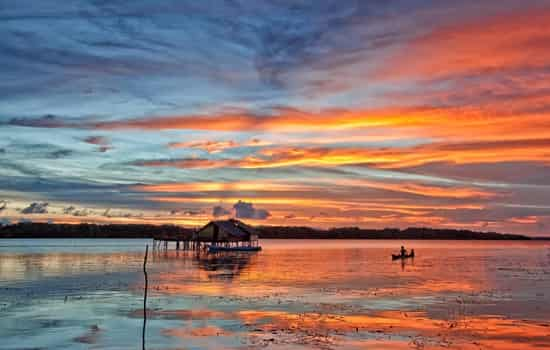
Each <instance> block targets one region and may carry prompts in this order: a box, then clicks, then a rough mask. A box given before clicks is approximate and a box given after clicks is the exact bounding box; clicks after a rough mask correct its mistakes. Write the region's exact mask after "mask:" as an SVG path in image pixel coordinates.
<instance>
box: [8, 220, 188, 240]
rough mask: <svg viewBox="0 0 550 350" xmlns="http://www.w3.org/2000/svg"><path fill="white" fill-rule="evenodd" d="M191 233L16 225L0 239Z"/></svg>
mask: <svg viewBox="0 0 550 350" xmlns="http://www.w3.org/2000/svg"><path fill="white" fill-rule="evenodd" d="M192 231H193V230H191V229H188V228H184V227H181V226H176V225H161V226H158V225H140V224H109V225H96V224H47V223H18V224H14V225H7V226H4V227H0V238H152V237H153V236H156V237H158V236H162V237H165V236H183V235H188V234H190V233H191V232H192Z"/></svg>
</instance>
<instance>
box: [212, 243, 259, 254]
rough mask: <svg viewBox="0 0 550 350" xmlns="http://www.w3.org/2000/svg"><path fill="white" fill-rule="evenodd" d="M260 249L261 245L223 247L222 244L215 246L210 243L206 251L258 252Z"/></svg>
mask: <svg viewBox="0 0 550 350" xmlns="http://www.w3.org/2000/svg"><path fill="white" fill-rule="evenodd" d="M260 250H262V247H260V246H255V247H223V246H215V245H210V246H208V252H209V253H217V252H259V251H260Z"/></svg>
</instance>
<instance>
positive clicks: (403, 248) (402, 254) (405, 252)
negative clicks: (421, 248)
mask: <svg viewBox="0 0 550 350" xmlns="http://www.w3.org/2000/svg"><path fill="white" fill-rule="evenodd" d="M400 253H401V256H405V255H407V249H405V247H404V246H401V252H400Z"/></svg>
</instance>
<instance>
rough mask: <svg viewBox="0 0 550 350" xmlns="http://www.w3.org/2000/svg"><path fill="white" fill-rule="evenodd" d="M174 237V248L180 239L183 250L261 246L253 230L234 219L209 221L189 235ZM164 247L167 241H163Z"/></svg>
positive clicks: (215, 250) (230, 249)
mask: <svg viewBox="0 0 550 350" xmlns="http://www.w3.org/2000/svg"><path fill="white" fill-rule="evenodd" d="M182 238H183V239H181V240H180V239H179V238H175V239H171V240H170V241H176V249H177V250H179V249H180V247H181V246H180V241H181V243H183V249H184V250H201V249H206V250H208V251H209V252H219V251H258V250H261V247H260V245H259V242H258V235H257V233H256V232H255V230H254V229H253V228H252V227H250V226H248V225H246V224H245V223H243V222H242V221H239V220H236V219H229V220H215V221H210V222H209V223H208V224H206V225H204V226H203V227H202V228H200V229H199V230H197V231H196V232H194V233H193V235H192V236H191V237H189V236H187V237H182ZM164 246H165V248H167V247H168V243H167V242H164Z"/></svg>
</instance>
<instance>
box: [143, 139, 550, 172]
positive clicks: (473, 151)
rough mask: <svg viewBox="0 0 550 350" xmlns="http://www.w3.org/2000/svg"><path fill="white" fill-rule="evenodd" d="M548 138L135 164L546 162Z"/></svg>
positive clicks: (282, 150)
mask: <svg viewBox="0 0 550 350" xmlns="http://www.w3.org/2000/svg"><path fill="white" fill-rule="evenodd" d="M549 149H550V139H533V140H522V141H520V140H518V141H492V142H474V143H434V144H428V145H421V146H415V147H405V148H397V147H396V148H366V147H365V148H357V147H354V148H349V147H341V148H324V147H316V148H297V147H294V148H288V147H277V148H267V149H263V150H261V151H260V152H259V153H258V154H256V155H252V156H248V157H244V158H241V159H194V158H190V159H169V160H153V161H144V162H138V163H136V165H141V166H157V167H163V166H168V167H176V168H189V169H192V168H205V169H208V168H223V167H233V168H250V169H254V168H275V167H285V166H339V165H353V164H370V165H371V166H375V167H379V168H390V169H391V168H405V167H413V166H419V165H423V164H429V163H435V162H446V163H453V164H472V163H499V162H514V161H531V162H542V163H548V162H549V161H550V151H549Z"/></svg>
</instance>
